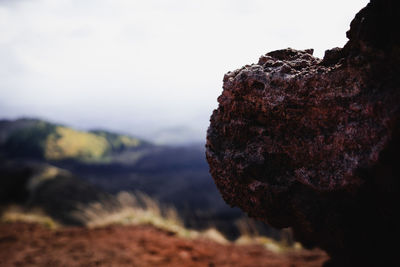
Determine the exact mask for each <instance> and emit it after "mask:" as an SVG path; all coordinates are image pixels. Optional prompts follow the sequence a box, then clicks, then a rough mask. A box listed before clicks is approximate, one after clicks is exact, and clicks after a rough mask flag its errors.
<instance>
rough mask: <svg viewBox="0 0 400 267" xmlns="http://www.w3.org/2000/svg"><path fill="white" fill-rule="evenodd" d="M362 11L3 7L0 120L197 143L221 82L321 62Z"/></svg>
mask: <svg viewBox="0 0 400 267" xmlns="http://www.w3.org/2000/svg"><path fill="white" fill-rule="evenodd" d="M367 2H368V1H367V0H358V1H344V0H341V1H335V2H329V3H326V2H323V1H317V0H308V1H307V0H306V1H301V2H299V1H289V0H284V1H279V2H277V1H262V0H252V1H239V0H220V1H216V0H214V1H211V0H204V1H187V0H185V1H184V0H170V1H161V0H149V1H128V0H113V1H111V0H98V1H78V0H58V1H55V0H37V1H33V0H18V1H10V0H8V1H6V0H0V31H1V32H2V35H1V36H0V56H1V58H2V61H1V62H0V77H1V80H2V83H1V84H0V118H5V119H15V118H19V117H38V118H41V119H47V120H50V121H54V122H59V123H63V124H67V125H70V126H72V127H76V128H79V129H93V128H102V129H107V130H114V131H119V132H124V133H130V134H133V135H136V136H140V137H147V139H149V140H151V141H154V140H156V141H157V140H158V141H159V142H163V139H164V140H165V142H172V143H179V142H191V141H200V140H204V138H205V134H206V133H205V132H206V128H207V125H208V119H209V116H210V115H211V112H212V110H213V109H215V108H216V107H217V97H218V96H219V95H220V93H221V91H222V78H223V75H224V74H225V73H226V72H228V71H230V70H234V69H237V68H240V67H242V66H243V65H246V64H251V63H255V62H257V60H258V58H259V56H261V55H262V54H265V53H267V52H269V51H271V50H276V49H282V48H286V47H292V48H295V49H307V48H314V50H315V53H314V55H316V56H318V57H322V56H323V53H324V51H325V50H326V49H330V48H333V47H337V46H339V47H340V46H343V45H344V44H345V43H346V41H347V39H346V36H345V32H346V31H347V30H348V29H349V25H350V22H351V20H352V19H353V17H354V14H356V13H357V12H358V10H360V9H361V8H362V7H364V6H365V5H366V4H367ZM300 10H301V11H300Z"/></svg>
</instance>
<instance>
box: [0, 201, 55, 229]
mask: <svg viewBox="0 0 400 267" xmlns="http://www.w3.org/2000/svg"><path fill="white" fill-rule="evenodd" d="M0 221H1V222H6V223H13V222H25V223H35V224H40V225H43V226H45V227H47V228H49V229H57V228H59V227H60V224H59V223H57V222H56V221H54V220H53V219H52V218H51V217H49V216H47V215H46V214H45V213H44V212H43V211H42V210H41V209H39V208H34V209H24V208H22V207H20V206H17V205H11V206H9V207H7V208H6V209H5V210H4V211H3V212H2V214H1V217H0Z"/></svg>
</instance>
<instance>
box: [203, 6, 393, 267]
mask: <svg viewBox="0 0 400 267" xmlns="http://www.w3.org/2000/svg"><path fill="white" fill-rule="evenodd" d="M399 10H400V8H399V2H398V1H395V0H386V1H385V0H372V1H371V2H370V3H369V4H368V5H367V6H366V7H365V8H364V9H362V10H361V11H360V12H359V13H358V14H357V15H356V17H355V18H354V20H353V21H352V22H351V25H350V30H349V31H348V32H347V37H348V38H349V41H348V43H347V44H346V45H345V46H344V47H343V48H334V49H331V50H328V51H326V53H325V56H324V58H323V59H322V60H321V59H318V58H315V57H313V56H312V52H313V51H312V49H310V50H305V51H298V50H294V49H290V48H288V49H283V50H278V51H273V52H270V53H267V54H266V55H264V56H261V57H260V59H259V61H258V63H257V64H252V65H246V66H244V67H242V68H241V69H238V70H235V71H233V72H228V73H227V74H226V75H225V77H224V84H223V89H224V90H223V92H222V95H221V96H220V97H219V98H218V101H219V107H218V109H217V110H214V112H213V114H212V116H211V124H210V127H209V129H208V133H207V145H206V148H207V150H206V155H207V160H208V163H209V165H210V172H211V174H212V176H213V178H214V180H215V183H216V185H217V187H218V188H219V190H220V192H221V194H222V196H223V198H224V199H225V201H226V202H227V203H229V204H230V205H232V206H238V207H241V208H242V209H243V210H244V211H246V212H247V213H248V214H249V216H251V217H254V218H258V219H260V220H263V221H265V222H268V223H269V224H271V225H272V226H275V227H278V228H283V227H292V228H293V231H294V234H295V237H296V238H297V239H298V240H299V241H301V242H302V243H303V244H304V245H305V246H309V247H312V246H319V247H321V248H323V249H325V250H326V251H327V252H328V253H329V254H330V256H331V260H330V262H328V263H327V266H328V265H329V266H384V265H385V264H388V265H386V266H391V265H390V263H392V262H393V261H394V260H397V255H396V252H397V251H396V250H397V246H398V243H399V230H398V228H399V225H400V224H399V223H400V222H399V219H398V218H397V217H396V213H398V211H399V210H400V209H399V208H400V207H399V203H400V190H399V179H400V156H399V155H398V153H399V151H400V140H399V138H400V130H399V128H400V127H399V124H400V88H399V87H400V83H399V82H400V67H399V66H400V38H399V36H400V34H399V31H398V28H397V27H398V26H397V25H400V21H399V18H400V12H399ZM382 264H383V265H382Z"/></svg>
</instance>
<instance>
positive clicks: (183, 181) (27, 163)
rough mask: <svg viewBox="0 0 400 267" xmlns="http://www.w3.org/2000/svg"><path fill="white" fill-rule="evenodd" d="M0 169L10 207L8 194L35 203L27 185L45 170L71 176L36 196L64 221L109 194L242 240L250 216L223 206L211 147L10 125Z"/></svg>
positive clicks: (3, 136)
mask: <svg viewBox="0 0 400 267" xmlns="http://www.w3.org/2000/svg"><path fill="white" fill-rule="evenodd" d="M2 157H3V160H2ZM1 166H3V167H1ZM43 166H47V167H43ZM0 167H1V168H0V178H1V179H0V187H2V189H0V193H1V192H3V194H4V195H7V196H8V200H10V198H12V196H13V194H14V193H12V194H10V193H7V192H15V194H14V196H15V197H17V198H18V199H19V200H21V199H25V200H26V199H27V198H26V194H27V192H28V191H29V190H28V191H27V189H26V188H25V187H26V186H25V185H27V184H29V183H26V181H28V180H30V179H31V177H37V176H36V175H33V174H32V172H34V173H36V170H42V169H43V168H44V169H45V170H49V173H50V174H51V173H53V172H54V170H65V171H67V172H68V173H66V172H65V171H61V172H58V171H56V172H54V173H55V175H56V176H57V177H58V178H57V179H51V180H46V183H43V184H42V185H43V186H44V185H46V186H45V187H41V190H40V191H37V192H40V194H39V195H37V194H36V193H35V198H34V199H35V203H36V204H40V205H41V206H43V207H45V210H47V211H50V212H51V213H52V214H53V213H55V214H56V215H57V216H58V215H59V212H58V211H59V210H60V211H61V210H63V209H65V210H67V211H68V212H66V214H68V213H69V211H70V210H71V209H73V206H74V205H76V203H79V202H80V201H82V202H83V203H88V202H91V201H97V200H98V198H99V196H103V194H106V195H107V194H109V195H117V194H118V193H119V192H121V191H132V192H135V191H140V192H143V193H145V194H147V195H149V196H150V197H151V198H154V199H156V200H158V201H160V203H162V204H165V205H172V206H174V207H176V209H177V210H178V212H179V215H180V216H181V217H182V219H183V221H184V223H185V226H187V227H189V228H195V229H207V228H209V227H210V226H215V227H217V228H218V229H219V230H220V231H221V232H223V233H224V234H225V235H226V236H228V237H231V238H235V237H237V236H238V235H239V229H238V225H237V222H238V220H240V219H242V218H243V217H244V216H245V215H244V214H243V213H242V212H241V211H240V210H239V209H237V208H230V207H229V206H228V205H227V204H226V203H225V202H224V200H223V199H222V198H221V196H220V194H219V192H218V190H217V188H216V186H215V184H214V182H213V180H212V178H211V177H210V174H209V172H208V165H207V163H206V160H205V152H204V146H203V145H186V146H166V145H162V146H161V145H154V144H150V143H148V142H146V141H144V140H141V139H138V138H135V137H131V136H127V135H121V134H118V133H113V132H108V131H102V130H94V131H79V130H75V129H72V128H69V127H67V126H63V125H59V124H54V123H49V122H46V121H42V120H34V119H20V120H15V121H5V120H3V121H0ZM40 173H42V171H40ZM45 173H48V172H47V171H46V172H45ZM32 175H33V176H32ZM15 177H17V178H18V179H16V178H15ZM46 177H47V176H46ZM17 181H20V182H17ZM24 181H25V182H24ZM10 188H11V189H10ZM29 192H30V191H29ZM35 192H36V191H35ZM39 196H40V198H39ZM69 199H71V200H73V201H72V202H71V201H69ZM71 203H73V205H72V204H71ZM0 204H1V202H0ZM61 214H64V213H63V212H61ZM62 216H66V215H62ZM65 220H66V221H71V219H70V218H67V217H66V218H65ZM65 220H64V221H65ZM254 224H255V225H257V229H258V230H257V231H259V232H260V233H264V234H269V235H271V234H278V233H277V232H276V231H275V232H274V231H273V230H271V229H270V228H268V227H264V226H263V225H262V224H261V223H259V222H254Z"/></svg>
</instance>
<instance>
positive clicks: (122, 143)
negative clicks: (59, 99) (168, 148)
mask: <svg viewBox="0 0 400 267" xmlns="http://www.w3.org/2000/svg"><path fill="white" fill-rule="evenodd" d="M1 130H2V129H0V131H1ZM141 144H143V142H142V141H141V140H139V139H137V138H133V137H130V136H127V135H119V134H115V133H110V132H106V131H90V132H85V131H78V130H75V129H72V128H69V127H65V126H62V125H55V124H52V123H48V122H44V121H40V120H36V121H34V123H33V125H29V126H27V127H23V128H20V129H17V130H15V131H13V132H11V133H9V134H8V137H7V138H5V142H4V144H2V146H3V147H4V150H5V151H6V153H7V155H9V156H16V157H33V158H39V159H46V160H63V159H75V160H81V161H89V162H97V161H106V160H107V158H108V156H109V155H110V154H111V153H112V152H120V151H123V150H125V149H129V148H133V147H138V146H140V145H141ZM0 145H1V144H0Z"/></svg>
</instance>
